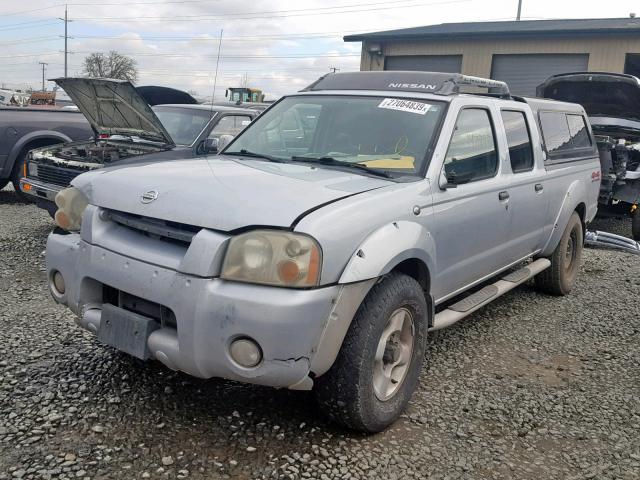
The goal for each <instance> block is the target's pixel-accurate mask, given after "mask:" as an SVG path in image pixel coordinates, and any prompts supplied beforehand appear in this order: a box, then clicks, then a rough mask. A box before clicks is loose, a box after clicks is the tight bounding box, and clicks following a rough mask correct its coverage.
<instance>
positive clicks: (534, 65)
mask: <svg viewBox="0 0 640 480" xmlns="http://www.w3.org/2000/svg"><path fill="white" fill-rule="evenodd" d="M588 65H589V55H588V54H584V53H524V54H523V53H516V54H506V55H504V54H500V55H494V56H493V62H492V66H491V78H493V79H495V80H502V81H503V82H507V84H508V85H509V90H510V91H511V93H514V94H516V95H524V96H528V97H533V96H535V95H536V87H537V86H538V85H540V84H541V83H542V82H544V81H545V80H546V79H547V78H549V77H550V76H551V75H556V74H558V73H567V72H584V71H585V70H587V68H588Z"/></svg>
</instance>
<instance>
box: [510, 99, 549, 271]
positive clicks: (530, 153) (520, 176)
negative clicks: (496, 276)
mask: <svg viewBox="0 0 640 480" xmlns="http://www.w3.org/2000/svg"><path fill="white" fill-rule="evenodd" d="M534 122H535V119H534V118H533V115H532V114H531V111H530V110H529V109H527V108H523V107H519V106H513V107H508V108H503V109H501V110H500V123H501V127H502V130H503V133H502V134H501V135H500V138H501V139H502V140H503V141H505V145H504V148H503V149H502V150H503V151H504V152H505V154H506V158H505V163H506V166H507V169H505V170H511V173H506V174H505V175H506V176H508V177H510V182H509V183H510V185H509V188H508V192H509V209H510V222H509V235H508V238H505V251H504V253H505V257H507V258H508V259H509V260H510V262H516V261H518V260H521V259H523V258H524V257H526V256H528V255H531V254H532V253H534V252H536V251H537V250H540V249H541V248H542V242H543V239H544V233H545V232H544V227H545V222H546V219H547V218H548V208H549V200H548V195H547V194H546V192H545V173H546V172H545V169H544V161H543V159H542V158H541V153H542V151H541V150H540V149H539V148H538V149H534V148H533V145H535V144H536V143H534V134H535V141H537V145H540V139H539V137H538V135H537V131H536V130H535V123H534ZM532 125H533V128H532V127H531V126H532ZM534 152H537V153H538V158H536V156H535V153H534Z"/></svg>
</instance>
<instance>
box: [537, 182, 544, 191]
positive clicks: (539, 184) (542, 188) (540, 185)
mask: <svg viewBox="0 0 640 480" xmlns="http://www.w3.org/2000/svg"><path fill="white" fill-rule="evenodd" d="M535 189H536V192H541V191H542V190H544V187H543V186H542V184H541V183H536V186H535Z"/></svg>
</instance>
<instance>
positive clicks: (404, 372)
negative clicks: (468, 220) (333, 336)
mask: <svg viewBox="0 0 640 480" xmlns="http://www.w3.org/2000/svg"><path fill="white" fill-rule="evenodd" d="M428 311H429V310H428V309H427V302H426V299H425V295H424V292H423V290H422V287H421V286H420V284H419V283H418V282H417V281H415V280H414V279H413V278H411V277H409V276H408V275H404V274H401V273H392V274H390V275H388V276H386V277H385V278H384V279H383V280H382V281H381V282H379V283H378V284H376V285H374V287H373V288H372V289H371V291H370V292H369V294H368V295H367V297H366V298H365V299H364V301H363V302H362V304H361V305H360V308H359V309H358V311H357V313H356V315H355V317H354V319H353V321H352V322H351V326H350V327H349V331H348V332H347V335H346V337H345V339H344V342H343V344H342V348H341V349H340V353H339V354H338V358H337V359H336V361H335V363H334V364H333V366H332V367H331V368H330V369H329V371H328V372H327V373H325V374H324V375H322V376H321V377H319V378H317V379H316V385H315V395H316V398H317V400H318V404H319V406H320V409H321V410H322V411H323V412H324V413H325V414H326V415H327V416H328V417H329V418H330V419H331V420H333V421H335V422H337V423H339V424H341V425H343V426H345V427H347V428H351V429H354V430H359V431H362V432H367V433H375V432H379V431H381V430H384V429H385V428H386V427H388V426H389V425H391V424H392V423H393V422H394V421H395V420H396V419H397V418H398V417H399V416H400V414H401V413H402V412H403V411H404V409H405V407H406V406H407V403H409V399H410V398H411V395H412V393H413V391H414V390H415V388H416V385H417V383H418V378H419V375H420V371H421V369H422V362H423V359H424V354H425V346H426V339H427V328H428ZM397 327H400V328H397ZM391 332H394V333H391ZM390 333H391V334H390ZM383 335H384V336H383ZM383 338H384V339H386V340H387V341H384V340H383ZM409 346H410V347H409ZM376 358H378V359H377V360H376ZM403 358H404V361H403ZM394 365H395V366H394ZM385 371H386V372H388V373H389V376H385V375H384V373H385ZM389 378H391V379H394V380H395V382H396V383H394V382H393V380H391V381H389V380H388V379H389ZM385 379H387V380H386V381H385Z"/></svg>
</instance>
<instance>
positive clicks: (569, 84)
mask: <svg viewBox="0 0 640 480" xmlns="http://www.w3.org/2000/svg"><path fill="white" fill-rule="evenodd" d="M536 95H537V96H538V97H544V98H552V99H554V100H561V101H565V102H572V103H579V104H580V105H582V106H583V107H584V109H585V111H586V112H587V115H589V117H596V118H600V117H614V118H620V119H627V120H640V80H638V78H636V77H634V76H633V75H623V74H617V73H598V72H580V73H563V74H560V75H554V76H552V77H549V78H548V79H547V80H546V81H545V82H544V83H542V84H540V85H538V87H537V89H536ZM592 123H593V122H592Z"/></svg>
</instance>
